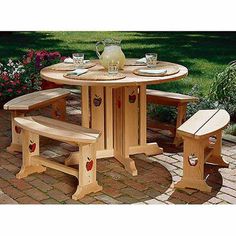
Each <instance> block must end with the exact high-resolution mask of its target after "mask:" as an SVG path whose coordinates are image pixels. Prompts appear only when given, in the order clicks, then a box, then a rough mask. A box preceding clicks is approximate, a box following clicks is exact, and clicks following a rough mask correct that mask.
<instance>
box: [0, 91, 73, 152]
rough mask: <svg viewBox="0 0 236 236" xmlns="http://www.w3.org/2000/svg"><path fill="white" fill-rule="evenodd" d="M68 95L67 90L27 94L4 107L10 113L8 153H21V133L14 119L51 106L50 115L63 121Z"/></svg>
mask: <svg viewBox="0 0 236 236" xmlns="http://www.w3.org/2000/svg"><path fill="white" fill-rule="evenodd" d="M69 94H70V91H69V90H67V89H62V88H56V89H49V90H42V91H38V92H33V93H29V94H26V95H23V96H20V97H17V98H14V99H12V100H11V101H9V102H7V103H6V104H5V105H4V109H5V110H8V111H10V112H11V124H12V125H11V126H12V142H11V145H10V146H9V147H8V148H7V150H8V151H9V152H11V153H12V152H21V143H22V141H21V133H20V129H18V127H17V126H16V124H15V122H14V118H15V117H24V116H25V115H27V113H28V112H30V111H33V110H36V109H40V108H43V107H47V106H49V105H50V106H51V107H52V112H51V115H52V117H53V118H55V119H59V120H65V116H66V98H67V97H68V95H69Z"/></svg>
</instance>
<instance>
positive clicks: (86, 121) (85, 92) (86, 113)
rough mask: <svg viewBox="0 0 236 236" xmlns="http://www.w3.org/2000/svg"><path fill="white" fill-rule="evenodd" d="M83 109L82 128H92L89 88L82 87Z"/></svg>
mask: <svg viewBox="0 0 236 236" xmlns="http://www.w3.org/2000/svg"><path fill="white" fill-rule="evenodd" d="M81 96H82V98H81V109H82V126H83V127H87V128H89V127H90V110H89V109H90V108H89V87H88V86H82V87H81Z"/></svg>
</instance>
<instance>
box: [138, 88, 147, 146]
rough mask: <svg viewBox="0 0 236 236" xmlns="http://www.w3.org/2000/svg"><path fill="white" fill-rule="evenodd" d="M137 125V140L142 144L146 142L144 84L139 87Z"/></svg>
mask: <svg viewBox="0 0 236 236" xmlns="http://www.w3.org/2000/svg"><path fill="white" fill-rule="evenodd" d="M139 127H140V128H139V142H140V145H141V146H143V145H146V143H147V102H146V85H142V86H140V87H139Z"/></svg>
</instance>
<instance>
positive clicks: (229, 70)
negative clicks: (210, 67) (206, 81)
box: [209, 64, 236, 120]
mask: <svg viewBox="0 0 236 236" xmlns="http://www.w3.org/2000/svg"><path fill="white" fill-rule="evenodd" d="M235 93H236V64H232V65H230V66H228V67H226V68H225V70H224V71H223V72H221V73H219V74H218V75H217V76H216V77H215V78H214V81H213V83H212V85H211V88H210V93H209V98H210V99H211V100H213V101H215V102H218V103H219V105H221V106H222V107H223V108H225V109H226V110H227V111H228V112H229V114H230V116H231V118H232V119H233V120H236V119H235V118H236V94H235Z"/></svg>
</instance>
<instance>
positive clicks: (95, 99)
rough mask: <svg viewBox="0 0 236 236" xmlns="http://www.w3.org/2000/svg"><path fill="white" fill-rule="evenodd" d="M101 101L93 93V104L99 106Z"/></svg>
mask: <svg viewBox="0 0 236 236" xmlns="http://www.w3.org/2000/svg"><path fill="white" fill-rule="evenodd" d="M101 103H102V98H101V97H99V96H98V95H97V94H95V98H94V99H93V104H94V106H95V107H99V106H100V105H101Z"/></svg>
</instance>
